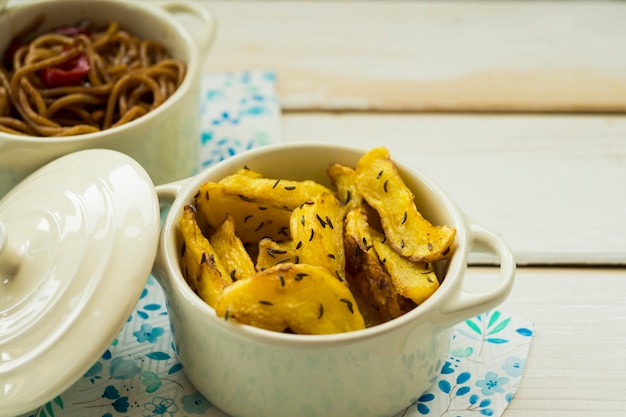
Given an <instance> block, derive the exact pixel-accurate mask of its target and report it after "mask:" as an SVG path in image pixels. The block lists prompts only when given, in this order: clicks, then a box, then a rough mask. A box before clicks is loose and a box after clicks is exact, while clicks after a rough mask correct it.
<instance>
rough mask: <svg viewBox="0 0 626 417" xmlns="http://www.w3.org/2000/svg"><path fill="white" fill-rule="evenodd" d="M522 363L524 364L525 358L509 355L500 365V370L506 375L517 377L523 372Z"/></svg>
mask: <svg viewBox="0 0 626 417" xmlns="http://www.w3.org/2000/svg"><path fill="white" fill-rule="evenodd" d="M524 365H526V359H523V358H518V357H517V356H509V357H508V358H506V361H504V364H503V365H502V370H503V371H504V372H506V374H507V375H508V376H512V377H514V378H515V377H518V376H521V375H522V372H524Z"/></svg>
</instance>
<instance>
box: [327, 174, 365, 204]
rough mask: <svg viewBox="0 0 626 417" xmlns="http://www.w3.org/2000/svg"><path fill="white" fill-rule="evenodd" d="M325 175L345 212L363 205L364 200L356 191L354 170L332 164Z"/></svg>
mask: <svg viewBox="0 0 626 417" xmlns="http://www.w3.org/2000/svg"><path fill="white" fill-rule="evenodd" d="M326 173H327V174H328V177H329V178H330V181H331V182H332V184H333V186H334V187H335V188H336V192H337V198H338V199H339V201H341V203H342V204H343V205H344V207H345V208H346V212H348V211H349V210H352V209H353V208H356V207H360V206H362V205H363V203H364V202H365V200H363V196H362V195H361V193H360V192H359V190H358V189H357V186H356V171H355V170H354V169H352V168H350V167H348V166H345V165H341V164H332V165H331V166H329V167H328V169H327V170H326Z"/></svg>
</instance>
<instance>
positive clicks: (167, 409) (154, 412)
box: [142, 396, 178, 417]
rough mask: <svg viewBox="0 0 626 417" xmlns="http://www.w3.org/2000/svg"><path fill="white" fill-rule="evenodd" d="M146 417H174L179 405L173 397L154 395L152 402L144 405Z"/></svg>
mask: <svg viewBox="0 0 626 417" xmlns="http://www.w3.org/2000/svg"><path fill="white" fill-rule="evenodd" d="M143 408H144V410H143V413H142V414H143V416H144V417H174V415H175V414H176V412H177V411H178V406H177V405H176V403H175V402H174V400H173V399H171V398H163V397H158V396H157V397H154V398H153V399H152V401H151V402H149V403H147V404H144V406H143Z"/></svg>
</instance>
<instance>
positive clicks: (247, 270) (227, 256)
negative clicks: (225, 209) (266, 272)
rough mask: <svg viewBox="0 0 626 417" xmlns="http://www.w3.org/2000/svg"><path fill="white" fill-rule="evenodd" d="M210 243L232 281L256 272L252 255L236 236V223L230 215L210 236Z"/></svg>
mask: <svg viewBox="0 0 626 417" xmlns="http://www.w3.org/2000/svg"><path fill="white" fill-rule="evenodd" d="M209 243H211V246H213V249H215V253H216V254H217V256H218V258H219V259H220V261H221V262H222V265H223V266H224V269H225V271H226V273H227V274H228V275H229V276H230V278H231V280H232V281H237V280H240V279H244V278H248V277H250V276H251V275H253V274H254V273H255V272H256V270H255V269H254V263H253V262H252V259H250V255H249V254H248V252H247V251H246V248H245V247H244V245H243V243H242V242H241V239H239V238H238V237H237V235H236V234H235V221H234V220H233V216H231V215H230V214H228V215H226V220H224V221H223V222H222V224H221V225H220V226H219V227H218V228H217V230H216V231H215V232H214V233H212V234H211V235H210V236H209Z"/></svg>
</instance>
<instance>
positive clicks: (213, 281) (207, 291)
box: [178, 205, 232, 306]
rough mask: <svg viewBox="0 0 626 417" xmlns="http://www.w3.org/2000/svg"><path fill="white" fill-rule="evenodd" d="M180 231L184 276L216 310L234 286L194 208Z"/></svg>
mask: <svg viewBox="0 0 626 417" xmlns="http://www.w3.org/2000/svg"><path fill="white" fill-rule="evenodd" d="M178 227H179V230H180V233H181V236H182V247H181V256H182V260H183V266H184V271H183V274H184V276H185V279H186V280H187V283H188V284H189V286H190V287H191V289H192V290H194V291H195V292H196V294H198V295H199V296H200V298H202V299H203V300H204V301H205V302H206V303H207V304H208V305H210V306H214V305H215V301H216V300H217V297H218V296H219V295H220V294H221V293H222V290H223V289H224V288H225V287H227V286H228V285H230V284H232V280H231V278H230V275H229V274H228V273H227V272H226V269H225V268H224V266H223V265H222V263H221V261H220V259H219V257H218V255H217V253H216V252H215V250H214V248H213V246H211V243H210V242H209V241H208V239H207V238H206V237H204V235H203V234H202V231H201V230H200V227H199V226H198V223H197V222H196V217H195V211H194V209H193V207H191V206H189V205H187V206H185V207H184V209H183V215H182V217H181V218H180V220H179V223H178Z"/></svg>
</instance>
